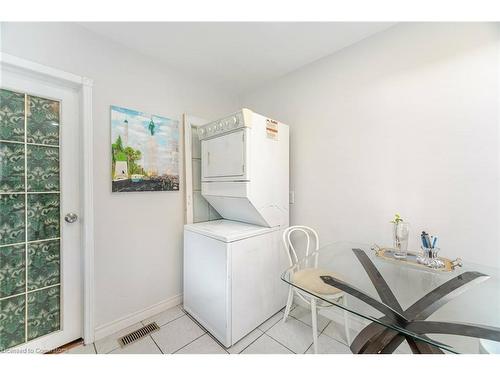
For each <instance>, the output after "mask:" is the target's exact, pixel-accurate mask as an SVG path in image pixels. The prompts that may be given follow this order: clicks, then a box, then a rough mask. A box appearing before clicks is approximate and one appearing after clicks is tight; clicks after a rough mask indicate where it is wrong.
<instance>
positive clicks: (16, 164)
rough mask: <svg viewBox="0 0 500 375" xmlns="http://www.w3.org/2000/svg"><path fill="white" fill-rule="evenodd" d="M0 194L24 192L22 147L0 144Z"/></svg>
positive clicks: (12, 144) (15, 144) (14, 144)
mask: <svg viewBox="0 0 500 375" xmlns="http://www.w3.org/2000/svg"><path fill="white" fill-rule="evenodd" d="M0 192H2V193H9V192H10V193H13V192H24V145H23V144H18V143H7V142H0Z"/></svg>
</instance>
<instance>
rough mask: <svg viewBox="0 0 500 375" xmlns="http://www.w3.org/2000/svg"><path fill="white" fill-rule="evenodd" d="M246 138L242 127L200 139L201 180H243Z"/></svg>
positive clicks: (244, 174)
mask: <svg viewBox="0 0 500 375" xmlns="http://www.w3.org/2000/svg"><path fill="white" fill-rule="evenodd" d="M246 138H248V137H246V135H245V130H244V129H243V130H240V131H237V132H232V133H226V134H221V135H220V136H219V137H215V138H211V139H206V140H202V142H201V165H202V169H201V172H202V181H228V180H230V181H234V180H245V179H246V170H247V168H246V165H245V163H246V159H247V158H246V149H247V146H246V143H245V140H246Z"/></svg>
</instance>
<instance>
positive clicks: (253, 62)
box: [81, 22, 393, 94]
mask: <svg viewBox="0 0 500 375" xmlns="http://www.w3.org/2000/svg"><path fill="white" fill-rule="evenodd" d="M81 25H82V26H84V27H85V28H87V29H89V30H91V31H94V32H95V33H98V34H100V35H102V36H105V37H107V38H109V39H111V40H113V41H115V42H117V43H120V44H122V45H124V46H127V47H128V48H131V49H134V50H136V51H137V52H139V53H141V54H144V55H146V56H150V57H151V58H155V59H159V60H161V61H163V62H164V63H165V64H168V65H169V66H170V67H171V68H174V69H176V70H180V71H183V72H185V73H187V74H193V75H195V77H203V78H204V79H208V80H210V81H211V82H213V83H214V84H217V85H220V86H221V87H225V88H227V89H229V90H231V91H232V92H233V93H235V94H241V93H244V92H246V91H249V90H251V89H252V88H254V87H256V86H259V85H261V84H263V83H265V82H267V81H269V80H272V79H275V78H278V77H280V76H283V75H285V74H287V73H290V72H291V71H294V70H296V69H299V68H301V67H302V66H304V65H307V64H309V63H311V62H313V61H316V60H318V59H320V58H322V57H325V56H327V55H330V54H332V53H334V52H335V51H338V50H340V49H341V48H344V47H346V46H348V45H350V44H353V43H356V42H358V41H360V40H362V39H364V38H366V37H368V36H370V35H373V34H375V33H377V32H380V31H382V30H385V29H387V28H389V27H390V26H392V25H393V23H378V22H377V23H375V22H325V23H313V22H302V23H298V22H285V23H278V22H269V23H265V22H247V23H243V22H226V23H210V22H202V23H194V22H187V23H172V22H162V23H151V22H120V23H116V22H100V23H97V22H85V23H81Z"/></svg>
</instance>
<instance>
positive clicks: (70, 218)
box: [64, 212, 78, 224]
mask: <svg viewBox="0 0 500 375" xmlns="http://www.w3.org/2000/svg"><path fill="white" fill-rule="evenodd" d="M77 220H78V215H77V214H75V213H74V212H70V213H69V214H66V216H64V221H66V222H67V223H70V224H71V223H74V222H75V221H77Z"/></svg>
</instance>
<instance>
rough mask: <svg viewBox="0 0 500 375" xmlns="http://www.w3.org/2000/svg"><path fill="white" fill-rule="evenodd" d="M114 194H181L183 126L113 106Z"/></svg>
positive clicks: (175, 121) (112, 168)
mask: <svg viewBox="0 0 500 375" xmlns="http://www.w3.org/2000/svg"><path fill="white" fill-rule="evenodd" d="M111 155H112V166H111V178H112V191H113V192H134V191H178V190H179V122H178V121H177V120H172V119H169V118H166V117H161V116H155V115H149V114H146V113H143V112H138V111H135V110H131V109H127V108H122V107H117V106H111Z"/></svg>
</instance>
